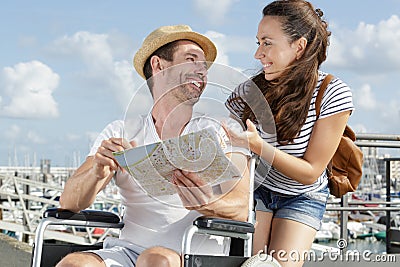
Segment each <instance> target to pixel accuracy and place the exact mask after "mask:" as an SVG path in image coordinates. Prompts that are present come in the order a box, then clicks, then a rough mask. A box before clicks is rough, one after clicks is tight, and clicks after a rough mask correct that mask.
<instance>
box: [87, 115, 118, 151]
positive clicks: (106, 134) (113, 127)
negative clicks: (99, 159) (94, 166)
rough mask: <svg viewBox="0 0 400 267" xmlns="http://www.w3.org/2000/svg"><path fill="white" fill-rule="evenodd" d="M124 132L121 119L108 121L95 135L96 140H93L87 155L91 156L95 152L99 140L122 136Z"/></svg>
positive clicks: (99, 142) (98, 145)
mask: <svg viewBox="0 0 400 267" xmlns="http://www.w3.org/2000/svg"><path fill="white" fill-rule="evenodd" d="M123 132H124V122H123V121H122V120H117V121H113V122H111V123H109V124H108V125H107V126H106V127H105V128H104V129H103V131H102V132H101V133H100V134H99V135H98V136H97V138H96V140H95V141H94V143H93V145H92V148H91V149H90V152H89V154H88V156H93V155H94V154H96V152H97V149H98V148H99V147H100V145H101V142H103V140H107V139H110V138H111V137H116V138H120V137H122V136H123Z"/></svg>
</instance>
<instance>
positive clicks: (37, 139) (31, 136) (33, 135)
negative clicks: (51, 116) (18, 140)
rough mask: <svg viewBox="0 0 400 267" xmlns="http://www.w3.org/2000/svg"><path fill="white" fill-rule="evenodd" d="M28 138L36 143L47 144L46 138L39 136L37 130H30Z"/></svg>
mask: <svg viewBox="0 0 400 267" xmlns="http://www.w3.org/2000/svg"><path fill="white" fill-rule="evenodd" d="M26 137H27V140H28V141H29V142H30V143H34V144H45V143H46V139H45V138H43V137H41V136H39V134H38V133H36V132H35V131H32V130H29V131H28V133H27V135H26Z"/></svg>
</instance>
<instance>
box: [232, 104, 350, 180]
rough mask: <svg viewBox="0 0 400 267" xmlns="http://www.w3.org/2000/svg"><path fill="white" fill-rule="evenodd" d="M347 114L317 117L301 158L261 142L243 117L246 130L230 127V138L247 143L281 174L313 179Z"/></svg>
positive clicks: (328, 155) (331, 150)
mask: <svg viewBox="0 0 400 267" xmlns="http://www.w3.org/2000/svg"><path fill="white" fill-rule="evenodd" d="M349 116H350V111H345V112H341V113H338V114H335V115H332V116H330V117H327V118H323V119H319V120H318V121H317V122H316V123H315V125H314V129H313V132H312V134H311V138H310V141H309V143H308V147H307V150H306V153H305V154H304V157H303V158H297V157H294V156H292V155H289V154H287V153H285V152H283V151H281V150H279V149H276V148H275V147H273V146H272V145H270V144H268V143H267V142H265V141H264V140H263V139H262V138H261V137H260V136H259V135H258V132H257V130H256V127H255V126H254V124H253V123H252V122H251V121H249V120H248V121H247V122H246V123H247V129H248V130H247V131H246V132H245V133H244V134H236V133H233V132H232V131H230V136H231V141H232V142H233V144H236V145H241V146H244V145H248V147H249V148H250V150H251V151H253V152H254V153H256V154H258V155H260V156H261V157H262V158H263V159H264V160H266V161H267V162H269V163H271V164H272V166H273V167H274V168H275V169H277V170H278V171H279V172H281V173H282V174H284V175H286V176H288V177H290V178H292V179H293V180H295V181H298V182H299V183H302V184H312V183H314V182H315V181H316V180H317V179H318V177H319V176H320V175H321V173H322V172H323V171H324V169H325V168H326V166H327V165H328V163H329V161H330V160H331V158H332V157H333V155H334V153H335V152H336V149H337V147H338V145H339V142H340V138H341V136H342V134H343V131H344V128H345V127H346V123H347V121H348V118H349Z"/></svg>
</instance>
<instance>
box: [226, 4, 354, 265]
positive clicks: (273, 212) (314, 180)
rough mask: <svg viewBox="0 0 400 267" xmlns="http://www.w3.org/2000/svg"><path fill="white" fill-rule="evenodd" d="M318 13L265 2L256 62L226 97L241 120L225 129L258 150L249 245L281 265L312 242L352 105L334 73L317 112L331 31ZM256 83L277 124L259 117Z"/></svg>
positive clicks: (305, 6) (290, 261)
mask: <svg viewBox="0 0 400 267" xmlns="http://www.w3.org/2000/svg"><path fill="white" fill-rule="evenodd" d="M322 16H323V13H322V11H321V10H319V9H317V10H315V9H314V7H313V6H312V5H311V4H310V3H309V2H307V1H303V0H282V1H279V0H278V1H274V2H272V3H271V4H269V5H267V6H266V7H265V8H264V10H263V17H262V19H261V21H260V23H259V25H258V32H257V40H258V42H257V43H258V45H259V47H258V49H257V51H256V53H255V58H256V59H258V60H259V61H260V62H261V64H262V66H263V69H262V71H261V72H260V73H259V74H258V75H256V76H254V77H253V78H252V79H251V81H247V82H245V83H243V84H241V85H239V86H238V87H237V88H236V89H235V91H234V92H233V93H232V95H231V96H230V97H229V98H228V100H227V102H226V106H227V107H228V109H229V110H230V111H231V113H232V115H234V116H236V117H239V118H240V119H241V120H242V121H243V122H244V123H246V126H247V131H246V132H245V133H244V134H237V133H234V132H233V131H231V130H229V129H227V130H228V132H229V134H230V135H231V138H232V141H233V142H234V143H236V144H241V145H244V144H246V143H248V145H249V147H250V149H251V150H252V151H253V152H254V153H256V154H258V155H260V158H261V161H260V164H259V166H258V168H257V171H256V180H257V181H258V182H259V183H260V185H259V187H258V188H257V189H256V191H255V194H254V195H255V199H256V201H257V204H256V218H257V225H256V232H255V236H254V250H253V252H254V253H257V252H259V251H263V252H265V253H268V254H270V255H271V254H272V256H273V257H274V258H276V259H277V260H278V261H279V262H280V263H281V265H282V266H301V265H302V264H303V261H302V260H301V258H302V257H301V256H302V255H304V253H305V252H306V251H308V250H309V249H310V248H311V245H312V242H313V240H314V237H315V234H316V232H317V231H318V230H319V228H320V225H321V220H322V216H323V214H324V212H325V208H326V201H327V198H328V196H329V189H328V186H327V184H328V177H327V174H326V166H327V164H328V162H329V161H330V159H331V158H332V156H333V154H334V152H335V151H336V148H337V146H338V144H339V141H340V137H341V135H342V133H343V130H344V128H345V125H346V123H347V120H348V118H349V116H350V114H351V112H352V110H353V109H354V106H353V103H352V94H351V92H350V89H349V87H348V86H347V85H346V84H344V83H343V82H342V81H341V80H339V79H337V78H334V79H333V80H332V81H331V82H330V84H329V85H328V87H327V89H326V91H325V93H324V96H323V99H322V102H321V111H320V115H319V117H318V118H316V114H315V99H316V96H317V93H318V90H319V88H320V85H321V84H322V81H323V80H324V78H325V76H326V75H327V74H326V73H323V72H321V71H320V70H319V68H320V65H321V64H322V63H323V62H324V61H325V59H326V54H327V47H328V45H329V40H328V39H329V36H330V32H329V31H328V30H327V23H326V22H325V21H324V20H323V18H322ZM252 84H256V85H257V87H255V86H252ZM255 90H258V93H260V92H261V93H262V94H263V98H265V99H264V101H265V100H266V102H267V103H268V104H269V107H270V112H271V117H272V118H273V120H274V122H275V128H276V132H273V131H271V130H270V128H271V127H270V126H267V127H264V126H265V125H263V123H261V122H262V121H263V120H264V121H268V118H261V117H260V116H265V113H266V112H259V111H260V106H262V103H261V102H260V101H259V98H257V97H254V91H255ZM252 95H253V96H252ZM255 99H256V101H255ZM249 101H252V102H253V103H250V102H249ZM254 102H259V103H258V104H257V103H254ZM260 103H261V104H260ZM266 108H267V107H266V106H265V105H264V109H266ZM259 114H261V115H259ZM263 114H264V115H263ZM265 170H268V171H265Z"/></svg>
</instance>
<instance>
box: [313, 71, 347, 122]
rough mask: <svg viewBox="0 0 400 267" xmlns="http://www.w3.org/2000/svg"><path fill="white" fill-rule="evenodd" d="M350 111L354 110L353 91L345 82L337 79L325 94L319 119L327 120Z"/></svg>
mask: <svg viewBox="0 0 400 267" xmlns="http://www.w3.org/2000/svg"><path fill="white" fill-rule="evenodd" d="M349 110H350V111H353V110H354V104H353V95H352V93H351V89H350V88H349V87H348V86H347V84H345V83H344V82H343V81H341V80H340V79H338V78H335V79H334V80H333V81H331V83H330V84H329V85H328V88H327V89H326V90H325V92H324V96H323V97H322V101H321V111H320V116H319V118H321V119H322V118H326V117H329V116H332V115H334V114H337V113H340V112H344V111H349Z"/></svg>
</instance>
